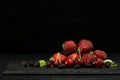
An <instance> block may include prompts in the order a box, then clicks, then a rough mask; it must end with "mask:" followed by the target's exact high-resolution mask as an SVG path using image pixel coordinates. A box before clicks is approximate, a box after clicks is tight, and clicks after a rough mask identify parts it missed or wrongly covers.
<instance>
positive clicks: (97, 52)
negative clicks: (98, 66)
mask: <svg viewBox="0 0 120 80" xmlns="http://www.w3.org/2000/svg"><path fill="white" fill-rule="evenodd" d="M94 54H95V55H96V56H97V57H99V58H101V59H103V60H105V59H107V54H106V52H104V51H103V50H95V51H94Z"/></svg>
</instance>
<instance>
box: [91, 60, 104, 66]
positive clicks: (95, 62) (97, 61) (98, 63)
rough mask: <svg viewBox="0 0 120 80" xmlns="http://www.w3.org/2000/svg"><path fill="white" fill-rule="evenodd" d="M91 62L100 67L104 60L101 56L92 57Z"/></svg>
mask: <svg viewBox="0 0 120 80" xmlns="http://www.w3.org/2000/svg"><path fill="white" fill-rule="evenodd" d="M92 64H93V65H94V66H95V67H97V68H100V67H102V66H103V64H104V62H103V60H102V59H101V58H94V59H93V60H92Z"/></svg>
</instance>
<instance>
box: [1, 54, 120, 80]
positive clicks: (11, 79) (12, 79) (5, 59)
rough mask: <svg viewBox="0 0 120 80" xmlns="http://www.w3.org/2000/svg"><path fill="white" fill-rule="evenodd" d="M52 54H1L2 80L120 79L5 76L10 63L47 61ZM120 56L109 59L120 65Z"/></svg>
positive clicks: (107, 77) (116, 76) (110, 76)
mask: <svg viewBox="0 0 120 80" xmlns="http://www.w3.org/2000/svg"><path fill="white" fill-rule="evenodd" d="M51 55H52V54H45V53H44V54H43V53H34V54H33V53H30V54H25V53H21V54H20V53H19V54H10V53H1V54H0V64H1V66H0V76H1V77H0V78H1V79H0V80H104V79H106V80H108V79H109V80H114V79H118V80H119V79H120V75H34V76H33V75H22V76H20V75H19V76H18V75H9V76H7V75H3V74H2V72H3V71H4V70H5V68H6V66H7V65H8V63H9V61H13V60H21V61H22V60H36V59H46V58H49V57H50V56H51ZM119 56H120V54H119V53H111V54H108V57H109V58H111V59H113V60H114V61H117V62H118V63H120V58H119Z"/></svg>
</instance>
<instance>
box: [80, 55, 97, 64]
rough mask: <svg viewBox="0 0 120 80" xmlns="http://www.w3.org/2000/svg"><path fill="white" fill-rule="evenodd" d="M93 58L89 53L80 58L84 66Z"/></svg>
mask: <svg viewBox="0 0 120 80" xmlns="http://www.w3.org/2000/svg"><path fill="white" fill-rule="evenodd" d="M94 58H95V56H94V55H93V54H90V53H85V54H83V56H82V60H83V62H84V64H89V63H91V61H92V60H93V59H94Z"/></svg>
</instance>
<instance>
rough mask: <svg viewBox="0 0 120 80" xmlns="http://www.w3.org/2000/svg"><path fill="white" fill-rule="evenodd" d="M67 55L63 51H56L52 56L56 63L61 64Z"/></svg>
mask: <svg viewBox="0 0 120 80" xmlns="http://www.w3.org/2000/svg"><path fill="white" fill-rule="evenodd" d="M66 58H67V57H66V56H65V55H63V54H61V53H59V52H58V53H55V54H54V55H53V57H52V62H54V63H55V64H59V63H62V62H64V61H65V59H66Z"/></svg>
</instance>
